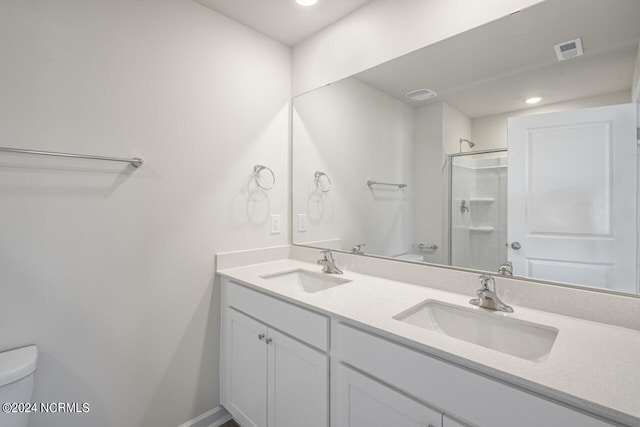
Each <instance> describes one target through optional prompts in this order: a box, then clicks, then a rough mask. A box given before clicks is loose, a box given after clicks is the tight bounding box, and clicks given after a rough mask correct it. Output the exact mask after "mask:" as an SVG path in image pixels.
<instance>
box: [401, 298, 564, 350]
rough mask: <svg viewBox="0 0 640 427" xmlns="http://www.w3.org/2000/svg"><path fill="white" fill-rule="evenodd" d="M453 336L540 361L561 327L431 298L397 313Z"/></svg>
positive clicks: (422, 326)
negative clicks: (557, 327) (556, 327)
mask: <svg viewBox="0 0 640 427" xmlns="http://www.w3.org/2000/svg"><path fill="white" fill-rule="evenodd" d="M393 318H394V319H396V320H400V321H402V322H405V323H409V324H411V325H414V326H419V327H421V328H424V329H430V330H435V331H438V332H440V333H442V334H445V335H448V336H450V337H452V338H456V339H459V340H463V341H467V342H470V343H473V344H477V345H481V346H483V347H487V348H490V349H493V350H496V351H499V352H502V353H507V354H510V355H512V356H516V357H520V358H523V359H527V360H531V361H535V362H539V361H541V360H544V359H545V358H546V357H547V355H548V354H549V352H550V351H551V348H552V347H553V343H554V342H555V339H556V336H557V335H558V330H557V329H555V328H552V327H550V326H545V325H539V324H537V323H532V322H526V321H523V320H520V319H514V318H511V317H507V316H505V314H504V313H499V312H488V311H486V310H483V309H476V308H471V307H469V308H467V307H460V306H457V305H453V304H447V303H444V302H441V301H435V300H427V301H424V302H422V303H420V304H418V305H416V306H414V307H412V308H410V309H409V310H406V311H404V312H402V313H400V314H397V315H396V316H394V317H393Z"/></svg>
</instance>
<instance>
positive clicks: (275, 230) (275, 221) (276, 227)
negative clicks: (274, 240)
mask: <svg viewBox="0 0 640 427" xmlns="http://www.w3.org/2000/svg"><path fill="white" fill-rule="evenodd" d="M271 234H280V215H271Z"/></svg>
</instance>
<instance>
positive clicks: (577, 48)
mask: <svg viewBox="0 0 640 427" xmlns="http://www.w3.org/2000/svg"><path fill="white" fill-rule="evenodd" d="M553 48H554V49H555V51H556V56H557V57H558V61H564V60H565V59H571V58H575V57H576V56H582V55H584V52H583V51H582V39H579V38H578V39H575V40H569V41H568V42H562V43H560V44H557V45H555V46H554V47H553Z"/></svg>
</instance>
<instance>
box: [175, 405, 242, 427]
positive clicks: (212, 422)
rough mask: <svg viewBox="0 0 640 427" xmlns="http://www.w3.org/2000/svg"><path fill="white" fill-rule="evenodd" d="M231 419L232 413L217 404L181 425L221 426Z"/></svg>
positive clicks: (195, 426)
mask: <svg viewBox="0 0 640 427" xmlns="http://www.w3.org/2000/svg"><path fill="white" fill-rule="evenodd" d="M229 420H231V415H230V414H229V413H228V412H227V410H226V409H224V408H223V407H222V406H216V407H215V408H213V409H211V410H210V411H207V412H205V413H204V414H200V415H198V416H197V417H195V418H193V419H190V420H189V421H187V422H186V423H184V424H181V425H180V426H179V427H220V426H221V425H222V424H224V423H226V422H227V421H229Z"/></svg>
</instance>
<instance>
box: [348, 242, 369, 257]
mask: <svg viewBox="0 0 640 427" xmlns="http://www.w3.org/2000/svg"><path fill="white" fill-rule="evenodd" d="M363 246H367V245H366V243H360V244H357V245H353V247H352V248H351V253H352V254H358V255H364V252H362V247H363Z"/></svg>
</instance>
